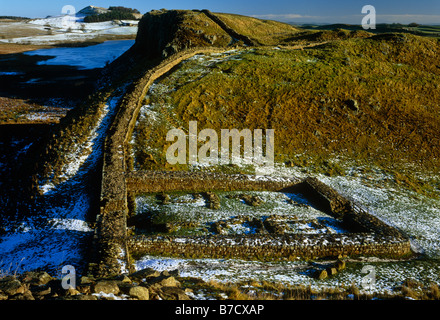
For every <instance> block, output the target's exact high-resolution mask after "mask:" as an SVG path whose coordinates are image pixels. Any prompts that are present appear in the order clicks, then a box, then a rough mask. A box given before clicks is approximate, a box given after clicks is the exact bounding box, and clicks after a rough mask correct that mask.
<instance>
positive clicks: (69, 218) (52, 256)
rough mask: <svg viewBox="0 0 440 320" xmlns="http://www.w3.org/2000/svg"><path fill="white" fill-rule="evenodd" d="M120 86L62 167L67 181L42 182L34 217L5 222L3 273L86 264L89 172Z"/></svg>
mask: <svg viewBox="0 0 440 320" xmlns="http://www.w3.org/2000/svg"><path fill="white" fill-rule="evenodd" d="M124 89H125V87H124V88H121V91H120V92H119V93H118V94H116V95H114V96H113V97H111V98H109V100H108V101H107V103H106V105H105V107H104V110H103V114H102V117H101V119H100V121H99V122H98V123H97V124H96V126H95V127H94V128H93V129H92V131H91V132H90V138H89V140H88V141H87V143H85V144H84V145H80V146H77V148H76V150H73V152H72V154H71V155H70V158H71V162H70V163H69V164H68V165H67V166H66V167H65V168H64V172H63V175H64V178H65V181H64V182H62V183H60V184H58V185H55V184H53V183H52V182H51V181H50V180H49V181H46V182H45V184H44V185H42V186H41V187H42V189H43V190H44V196H43V197H42V199H40V200H39V202H38V203H36V204H35V205H33V206H31V207H29V211H30V212H31V213H32V215H31V216H29V217H28V218H24V219H22V220H20V225H19V226H18V227H17V222H13V223H9V221H5V222H4V225H3V227H4V228H5V230H6V231H7V233H6V234H5V235H3V236H0V271H1V272H3V273H13V272H15V271H17V272H23V271H26V270H34V269H38V268H41V269H43V270H48V271H52V272H54V271H57V270H58V271H59V270H61V268H62V267H63V266H64V265H73V266H75V267H77V268H78V269H77V271H80V270H82V268H84V267H85V260H84V256H85V254H86V253H87V248H88V246H89V245H90V240H91V237H92V235H93V229H91V228H90V226H89V224H88V223H87V219H88V218H89V216H88V215H89V214H90V210H91V206H92V198H91V196H90V195H91V194H92V192H94V193H95V194H96V190H90V187H89V185H90V179H91V177H90V173H91V172H93V171H94V170H96V168H97V166H98V163H99V162H98V160H99V159H100V157H101V155H102V144H103V141H104V139H105V135H104V132H105V131H106V130H107V128H108V126H109V125H110V123H111V121H110V120H111V118H112V116H113V115H114V113H115V111H116V106H117V103H118V101H119V100H120V98H121V96H122V94H123V92H124ZM98 193H99V192H98Z"/></svg>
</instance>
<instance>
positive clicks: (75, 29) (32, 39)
mask: <svg viewBox="0 0 440 320" xmlns="http://www.w3.org/2000/svg"><path fill="white" fill-rule="evenodd" d="M138 22H139V21H137V20H122V21H120V22H119V21H118V22H115V21H105V22H94V23H85V22H83V17H75V16H68V15H66V16H59V17H49V18H45V19H34V20H30V21H19V22H9V23H4V22H3V23H1V24H0V35H1V36H2V37H1V38H0V43H1V42H3V43H17V44H33V45H49V44H56V43H60V42H73V41H86V40H91V39H93V38H96V37H100V36H106V35H121V36H135V35H136V34H137V29H138V27H137V24H138ZM26 34H28V35H26ZM11 35H12V36H11Z"/></svg>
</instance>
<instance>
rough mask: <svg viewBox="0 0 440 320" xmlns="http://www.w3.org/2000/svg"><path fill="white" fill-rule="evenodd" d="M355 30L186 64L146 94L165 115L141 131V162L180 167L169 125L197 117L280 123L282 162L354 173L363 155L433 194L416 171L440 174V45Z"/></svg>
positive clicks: (371, 164)
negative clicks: (306, 44)
mask: <svg viewBox="0 0 440 320" xmlns="http://www.w3.org/2000/svg"><path fill="white" fill-rule="evenodd" d="M349 34H351V36H349V37H345V38H344V39H343V40H336V41H331V42H329V43H327V44H325V45H321V46H317V47H313V48H310V49H305V50H274V49H269V48H256V49H252V50H245V51H243V52H242V53H241V54H237V55H236V56H235V57H234V58H227V59H223V60H222V59H219V61H217V62H215V59H216V57H210V58H209V57H208V58H207V59H208V61H209V59H211V61H214V62H211V63H206V62H205V63H202V64H200V62H198V61H197V60H192V61H189V62H187V63H185V64H183V65H182V66H181V68H180V69H179V71H177V72H176V74H174V75H170V76H169V77H165V78H163V79H162V80H161V81H160V83H159V84H158V85H157V86H156V87H155V88H154V90H152V91H151V92H150V95H149V96H148V99H149V100H146V101H145V103H150V106H151V108H152V109H151V110H153V111H155V112H156V113H155V115H156V116H157V117H156V118H155V120H154V121H150V120H151V119H150V120H148V119H144V120H142V119H141V121H140V123H139V125H138V128H137V131H135V133H136V132H137V134H138V135H137V136H136V139H135V156H136V161H137V164H138V165H139V167H140V168H143V169H154V168H168V169H172V168H173V167H172V166H170V165H168V164H167V163H166V160H165V152H166V147H167V145H169V144H170V143H169V142H166V141H165V137H166V132H167V130H169V128H171V127H181V128H184V129H185V130H187V128H188V122H189V121H191V120H197V121H198V128H199V130H202V129H203V128H205V127H206V128H213V129H215V130H217V132H218V133H220V129H222V128H238V129H242V128H249V129H251V130H252V129H256V128H274V129H275V153H276V160H277V161H278V162H286V163H289V164H292V165H298V166H304V167H315V168H316V169H317V170H321V171H324V172H326V173H328V174H344V169H343V168H342V167H343V166H340V165H339V164H340V163H341V162H340V161H341V160H346V161H355V162H356V163H357V164H358V165H362V166H366V167H367V168H375V167H379V168H383V169H384V170H386V171H388V172H392V173H394V174H395V177H396V180H398V181H400V182H402V183H404V184H408V185H409V186H410V187H412V188H414V189H416V190H420V191H421V192H425V191H426V192H429V191H433V188H434V187H431V186H432V185H435V183H434V184H429V183H427V182H426V181H422V179H419V178H418V177H417V174H416V172H421V171H424V172H437V173H438V168H439V164H440V163H439V159H440V157H439V156H440V139H439V136H438V132H440V113H439V111H440V110H439V108H440V90H439V86H440V85H439V84H440V64H439V61H438V56H439V54H440V44H439V42H438V41H437V40H435V39H432V38H423V37H418V36H413V35H408V34H386V35H375V36H372V37H369V38H366V37H365V34H364V33H362V34H360V35H359V37H355V36H353V34H352V33H350V32H349ZM213 59H214V60H213ZM219 136H220V135H219ZM336 160H337V161H336ZM174 169H176V168H174ZM437 183H438V182H437Z"/></svg>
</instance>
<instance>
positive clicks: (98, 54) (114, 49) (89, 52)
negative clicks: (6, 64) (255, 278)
mask: <svg viewBox="0 0 440 320" xmlns="http://www.w3.org/2000/svg"><path fill="white" fill-rule="evenodd" d="M134 42H135V40H111V41H106V42H103V43H100V44H97V45H93V46H88V47H64V48H51V49H40V50H34V51H28V52H25V54H27V55H33V56H52V57H53V58H51V59H48V60H44V61H40V62H38V64H39V65H67V66H73V67H77V68H78V69H95V68H103V67H105V65H106V64H107V63H111V62H112V61H114V60H115V59H116V58H118V57H119V56H121V55H122V54H123V53H124V52H125V51H127V50H128V49H130V47H131V46H132V45H133V44H134Z"/></svg>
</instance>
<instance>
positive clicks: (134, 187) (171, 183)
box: [127, 171, 301, 194]
mask: <svg viewBox="0 0 440 320" xmlns="http://www.w3.org/2000/svg"><path fill="white" fill-rule="evenodd" d="M300 181H301V179H299V178H294V177H292V178H273V177H270V176H252V175H243V174H232V175H229V174H223V173H210V172H185V171H134V172H130V173H128V174H127V189H128V191H129V192H134V193H137V194H140V193H156V192H175V191H187V192H205V191H212V190H216V191H237V190H242V191H243V190H247V191H262V190H265V191H280V190H282V189H284V188H287V187H289V186H291V185H293V184H296V183H299V182H300Z"/></svg>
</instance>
